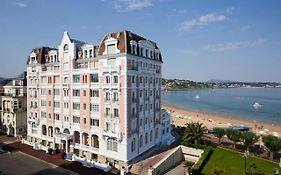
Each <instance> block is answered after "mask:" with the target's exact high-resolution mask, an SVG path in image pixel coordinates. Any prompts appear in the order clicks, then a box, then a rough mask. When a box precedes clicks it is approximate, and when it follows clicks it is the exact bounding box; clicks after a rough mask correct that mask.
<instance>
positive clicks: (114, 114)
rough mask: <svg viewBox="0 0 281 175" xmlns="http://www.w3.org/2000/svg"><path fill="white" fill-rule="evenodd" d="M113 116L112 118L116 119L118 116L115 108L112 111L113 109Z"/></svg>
mask: <svg viewBox="0 0 281 175" xmlns="http://www.w3.org/2000/svg"><path fill="white" fill-rule="evenodd" d="M113 116H114V117H118V116H119V112H118V109H117V108H114V109H113Z"/></svg>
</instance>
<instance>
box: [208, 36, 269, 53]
mask: <svg viewBox="0 0 281 175" xmlns="http://www.w3.org/2000/svg"><path fill="white" fill-rule="evenodd" d="M264 42H266V40H264V39H259V40H255V41H240V42H230V43H223V44H214V45H206V46H204V47H203V49H204V50H209V51H212V52H224V51H228V50H234V49H239V48H248V47H254V46H257V45H260V44H263V43H264Z"/></svg>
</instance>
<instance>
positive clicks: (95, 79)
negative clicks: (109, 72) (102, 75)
mask: <svg viewBox="0 0 281 175" xmlns="http://www.w3.org/2000/svg"><path fill="white" fill-rule="evenodd" d="M90 78H91V83H98V82H99V74H91V75H90Z"/></svg>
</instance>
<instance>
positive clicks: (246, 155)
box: [244, 150, 249, 173]
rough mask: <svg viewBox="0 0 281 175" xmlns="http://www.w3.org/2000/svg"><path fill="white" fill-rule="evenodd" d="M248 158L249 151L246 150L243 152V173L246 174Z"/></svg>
mask: <svg viewBox="0 0 281 175" xmlns="http://www.w3.org/2000/svg"><path fill="white" fill-rule="evenodd" d="M248 156H249V151H248V150H246V151H245V152H244V158H245V159H244V160H245V173H246V172H247V157H248Z"/></svg>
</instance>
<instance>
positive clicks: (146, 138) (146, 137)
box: [145, 133, 148, 144]
mask: <svg viewBox="0 0 281 175" xmlns="http://www.w3.org/2000/svg"><path fill="white" fill-rule="evenodd" d="M147 142H148V134H147V133H145V144H147Z"/></svg>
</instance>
